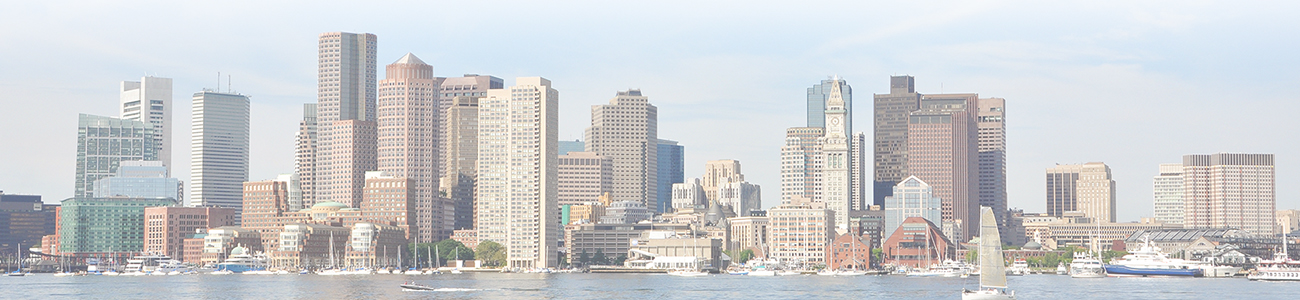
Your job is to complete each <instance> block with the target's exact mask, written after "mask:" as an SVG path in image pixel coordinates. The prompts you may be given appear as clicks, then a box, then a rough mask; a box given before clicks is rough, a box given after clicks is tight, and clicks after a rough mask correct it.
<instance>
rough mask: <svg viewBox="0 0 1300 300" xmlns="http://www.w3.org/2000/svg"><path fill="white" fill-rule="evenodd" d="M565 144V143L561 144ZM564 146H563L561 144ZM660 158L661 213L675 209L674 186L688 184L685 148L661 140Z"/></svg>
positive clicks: (675, 143)
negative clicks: (675, 184)
mask: <svg viewBox="0 0 1300 300" xmlns="http://www.w3.org/2000/svg"><path fill="white" fill-rule="evenodd" d="M561 143H563V142H561ZM561 145H563V144H561ZM657 154H658V156H659V158H658V161H656V163H658V164H659V174H658V177H657V179H658V180H659V185H658V186H657V187H658V188H659V193H658V194H656V195H657V196H658V197H659V199H658V201H657V202H658V203H659V206H657V207H658V208H659V213H666V212H670V211H672V207H673V184H674V183H683V182H686V170H685V166H684V165H685V164H686V160H685V159H686V155H685V148H684V147H682V146H681V145H678V144H677V142H675V141H669V140H659V152H658V153H657Z"/></svg>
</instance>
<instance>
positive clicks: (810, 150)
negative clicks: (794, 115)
mask: <svg viewBox="0 0 1300 300" xmlns="http://www.w3.org/2000/svg"><path fill="white" fill-rule="evenodd" d="M825 132H826V129H825V128H821V127H793V128H789V129H786V130H785V146H782V147H781V201H782V202H788V201H791V200H793V199H796V198H807V199H813V200H820V199H821V195H822V194H821V175H822V158H823V157H824V156H823V155H822V141H821V138H822V136H824V135H825Z"/></svg>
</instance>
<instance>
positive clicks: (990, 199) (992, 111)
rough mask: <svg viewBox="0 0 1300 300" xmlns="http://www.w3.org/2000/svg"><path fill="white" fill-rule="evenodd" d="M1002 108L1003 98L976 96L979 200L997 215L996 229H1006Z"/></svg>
mask: <svg viewBox="0 0 1300 300" xmlns="http://www.w3.org/2000/svg"><path fill="white" fill-rule="evenodd" d="M1005 111H1006V100H1005V99H1002V98H983V99H979V113H978V116H977V117H978V120H977V121H978V123H977V126H978V127H979V203H980V206H987V207H990V208H992V209H993V214H994V215H997V218H998V232H1009V231H1008V230H1007V219H1008V218H1007V139H1006V136H1007V125H1006V123H1004V122H1005V119H1004V118H1005V114H1006V112H1005ZM1002 240H1004V241H1006V240H1008V239H1002Z"/></svg>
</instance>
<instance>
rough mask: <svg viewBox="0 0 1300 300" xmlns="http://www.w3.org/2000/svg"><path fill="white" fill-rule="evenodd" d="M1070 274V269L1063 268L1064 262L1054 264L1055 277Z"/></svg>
mask: <svg viewBox="0 0 1300 300" xmlns="http://www.w3.org/2000/svg"><path fill="white" fill-rule="evenodd" d="M1065 274H1070V269H1066V268H1065V262H1059V263H1056V275H1065Z"/></svg>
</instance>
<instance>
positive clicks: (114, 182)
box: [94, 160, 185, 203]
mask: <svg viewBox="0 0 1300 300" xmlns="http://www.w3.org/2000/svg"><path fill="white" fill-rule="evenodd" d="M184 193H185V187H184V186H183V185H182V183H181V181H180V180H179V179H176V178H171V177H170V176H167V167H166V166H164V165H163V163H162V162H161V161H156V160H155V161H123V162H121V165H119V166H118V167H117V175H116V176H113V177H105V178H102V179H100V180H96V181H95V193H94V197H95V198H109V197H127V198H168V199H172V200H176V202H177V203H181V202H183V200H184V198H185V197H184V196H183V195H184Z"/></svg>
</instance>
